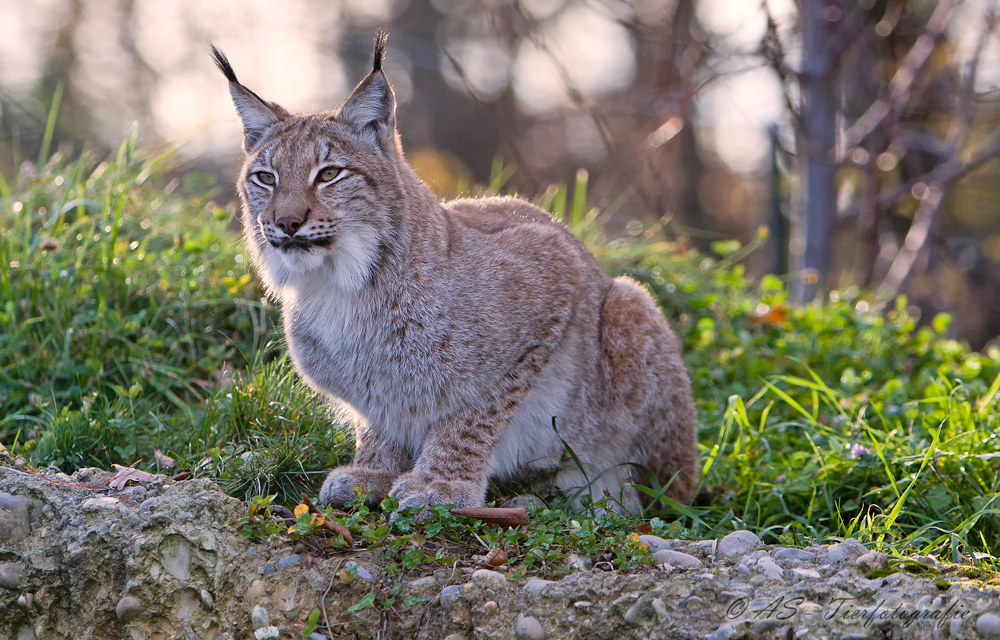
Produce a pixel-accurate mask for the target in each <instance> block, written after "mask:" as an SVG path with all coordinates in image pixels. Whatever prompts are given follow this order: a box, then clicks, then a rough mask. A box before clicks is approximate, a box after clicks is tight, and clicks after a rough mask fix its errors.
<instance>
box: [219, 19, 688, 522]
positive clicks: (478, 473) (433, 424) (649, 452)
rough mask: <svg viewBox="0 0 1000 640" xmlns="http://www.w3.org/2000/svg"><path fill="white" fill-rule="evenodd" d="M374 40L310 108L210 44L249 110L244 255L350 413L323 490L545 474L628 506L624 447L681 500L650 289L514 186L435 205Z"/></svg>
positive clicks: (675, 369)
mask: <svg viewBox="0 0 1000 640" xmlns="http://www.w3.org/2000/svg"><path fill="white" fill-rule="evenodd" d="M384 50H385V39H384V35H381V36H380V37H379V38H378V39H377V40H376V47H375V55H374V56H373V69H372V72H371V73H370V74H369V75H368V76H367V77H366V78H365V79H364V80H363V81H362V82H361V83H360V84H359V85H358V87H357V88H356V89H355V90H354V92H353V93H352V94H351V95H350V96H349V97H348V98H347V100H346V101H345V102H344V103H343V104H342V105H341V106H340V107H339V108H338V109H336V110H334V111H329V112H324V113H317V114H309V115H291V114H289V113H288V112H287V111H285V110H284V109H282V108H281V107H279V106H277V105H276V104H274V103H270V102H266V101H265V100H263V99H262V98H260V97H259V96H257V95H256V94H255V93H253V92H252V91H250V90H249V89H247V88H246V87H244V86H243V85H242V84H240V83H239V81H238V80H237V79H236V75H235V73H234V72H233V70H232V67H231V66H230V65H229V62H228V60H226V58H225V56H223V55H222V54H221V53H220V52H218V51H216V52H215V57H216V61H217V63H218V64H219V67H220V69H222V71H223V73H225V75H226V77H227V79H228V80H229V81H230V92H231V93H232V95H233V100H234V103H235V105H236V108H237V111H238V113H239V115H240V118H241V119H242V121H243V125H244V131H245V139H244V148H245V149H246V152H247V155H246V160H245V162H244V165H243V171H242V174H241V176H240V178H239V181H238V184H239V191H240V196H241V198H242V201H243V214H242V215H243V218H242V221H243V228H244V237H245V241H246V245H247V247H248V249H249V253H250V254H251V256H252V259H253V264H254V265H255V267H256V269H257V271H258V273H259V274H260V276H261V278H262V280H263V282H264V285H265V287H266V288H267V291H268V294H269V295H270V297H271V298H272V299H274V300H276V301H278V302H279V303H280V304H281V307H282V316H283V322H284V328H285V336H286V340H287V343H288V348H289V351H290V353H291V356H292V360H293V362H294V363H295V366H296V369H297V370H298V372H299V373H300V374H301V376H302V378H303V379H304V380H305V381H306V382H307V383H308V384H309V385H310V386H312V387H313V388H314V389H316V390H318V391H319V392H321V393H323V394H324V395H326V396H327V397H329V398H330V400H331V401H332V402H334V403H335V404H336V405H337V406H338V407H339V408H340V410H341V412H342V413H343V415H344V416H345V418H346V419H349V420H350V421H351V422H352V424H353V426H354V429H355V439H356V445H357V450H356V454H355V459H354V463H353V464H351V465H349V466H345V467H338V468H336V469H334V470H333V471H331V472H330V474H329V476H328V477H327V479H326V482H325V483H324V484H323V487H322V489H321V491H320V501H321V502H322V503H324V504H333V505H341V504H343V503H344V502H345V501H347V500H349V499H351V498H353V497H354V495H355V488H356V487H361V488H362V489H365V490H370V491H371V492H372V494H371V496H372V500H373V501H377V500H379V499H381V497H382V496H384V495H386V494H388V495H392V496H395V497H396V498H398V499H399V502H400V506H401V507H406V506H411V505H429V504H436V503H454V504H458V505H461V506H477V505H481V504H482V503H483V500H484V497H485V493H486V488H487V484H488V482H489V480H490V478H499V479H508V478H513V477H517V476H520V475H523V474H526V473H529V472H534V471H547V472H552V476H553V477H554V484H555V485H556V486H557V487H559V488H561V489H564V490H568V491H573V490H578V489H580V488H583V490H589V491H591V492H592V494H593V497H594V498H595V499H601V498H602V497H604V496H605V495H610V496H611V497H612V498H613V499H614V500H616V501H618V502H619V503H620V504H621V505H623V506H624V508H627V509H635V508H637V507H638V505H639V500H638V498H637V496H636V492H635V491H633V490H631V487H630V482H632V481H642V480H644V478H643V477H642V475H641V474H640V473H638V472H637V471H636V470H635V469H634V468H633V465H632V464H630V463H636V464H638V465H642V466H644V467H646V468H648V469H649V470H651V471H652V472H653V473H654V474H655V476H656V478H657V480H658V482H659V483H661V484H667V483H670V488H669V490H668V492H667V493H668V495H669V496H671V497H672V498H675V499H677V500H680V501H682V502H684V501H687V500H689V498H690V497H691V495H692V492H693V490H694V488H695V487H696V485H697V483H698V469H697V454H696V451H695V412H694V404H693V401H692V398H691V387H690V383H689V381H688V377H687V373H686V371H685V368H684V363H683V361H682V360H681V357H680V346H679V344H678V341H677V339H676V337H675V336H674V334H673V332H672V331H671V330H670V328H669V327H668V325H667V322H666V321H665V320H664V318H663V315H662V313H661V312H660V310H659V309H658V308H657V307H656V305H655V303H654V302H653V300H652V298H651V297H650V296H649V294H648V293H647V292H646V291H645V290H644V289H643V288H642V287H640V286H639V285H637V284H636V283H635V282H634V281H632V280H629V279H627V278H618V279H616V280H612V279H611V278H609V277H608V276H606V275H605V274H604V273H603V271H602V270H601V269H600V267H599V266H598V265H597V262H596V261H595V260H594V258H593V256H592V255H591V254H590V252H589V251H588V250H587V249H586V247H584V246H583V244H581V243H580V242H579V241H578V240H577V239H576V238H575V237H574V236H573V235H572V234H571V233H570V232H569V231H568V230H567V229H566V228H565V227H564V226H563V225H562V224H560V223H558V222H556V221H554V220H553V219H552V218H551V217H550V216H549V215H548V214H547V213H545V212H544V211H542V210H540V209H538V208H536V207H534V206H532V205H531V204H529V203H527V202H525V201H523V200H517V199H514V198H483V199H462V200H455V201H452V202H446V203H441V202H438V201H437V200H436V199H435V198H434V196H433V195H432V194H431V192H430V190H429V189H428V188H427V186H426V185H425V184H424V183H423V182H421V181H420V179H419V178H418V177H417V176H416V174H414V172H413V170H412V169H411V168H410V166H409V165H408V164H407V163H406V160H405V159H404V157H403V152H402V147H401V145H400V142H399V139H398V136H397V134H396V128H395V99H394V97H393V94H392V90H391V88H390V86H389V83H388V81H387V80H386V78H385V75H384V73H383V72H382V68H381V67H382V58H383V55H384ZM553 424H554V425H555V428H553ZM564 442H565V443H566V444H568V445H569V447H570V448H571V449H572V451H573V452H574V453H575V456H576V460H578V461H579V462H580V464H582V465H583V466H582V468H580V466H578V464H577V462H576V461H574V460H573V459H572V457H571V456H568V455H567V451H566V446H565V445H564Z"/></svg>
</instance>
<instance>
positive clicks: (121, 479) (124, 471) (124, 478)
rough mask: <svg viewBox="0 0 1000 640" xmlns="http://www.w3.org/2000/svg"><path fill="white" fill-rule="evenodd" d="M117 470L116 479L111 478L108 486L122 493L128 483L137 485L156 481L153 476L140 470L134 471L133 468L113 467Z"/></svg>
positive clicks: (117, 465)
mask: <svg viewBox="0 0 1000 640" xmlns="http://www.w3.org/2000/svg"><path fill="white" fill-rule="evenodd" d="M112 466H113V467H114V468H115V471H117V473H115V477H113V478H111V480H110V481H109V482H108V486H109V487H111V488H112V489H114V490H115V491H121V490H122V489H124V488H125V487H126V486H127V485H128V483H130V482H134V483H136V484H138V483H140V482H149V481H151V480H153V479H154V476H153V474H151V473H146V472H145V471H142V470H140V469H133V468H132V467H123V466H121V465H120V464H115V465H112Z"/></svg>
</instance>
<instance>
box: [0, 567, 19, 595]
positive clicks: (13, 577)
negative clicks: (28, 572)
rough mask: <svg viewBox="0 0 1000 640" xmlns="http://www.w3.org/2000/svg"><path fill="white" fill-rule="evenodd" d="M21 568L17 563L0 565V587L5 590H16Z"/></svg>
mask: <svg viewBox="0 0 1000 640" xmlns="http://www.w3.org/2000/svg"><path fill="white" fill-rule="evenodd" d="M22 570H23V568H22V567H21V565H20V564H19V563H17V562H11V563H9V564H0V587H6V588H7V589H17V586H18V584H20V582H21V571H22Z"/></svg>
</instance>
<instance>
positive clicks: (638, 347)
mask: <svg viewBox="0 0 1000 640" xmlns="http://www.w3.org/2000/svg"><path fill="white" fill-rule="evenodd" d="M601 348H602V351H603V354H602V357H603V360H604V362H603V364H604V367H605V376H606V378H605V381H606V383H607V388H608V392H609V396H610V398H608V399H609V400H610V403H609V404H610V406H609V407H608V409H609V411H608V423H607V424H608V426H609V431H610V433H609V437H630V438H632V441H633V442H634V448H633V451H632V454H631V457H630V459H628V460H623V461H621V462H635V463H638V464H641V465H644V466H645V467H646V468H648V469H649V470H650V471H651V472H652V473H653V474H654V475H655V476H656V478H657V480H658V481H659V483H660V484H661V485H665V484H667V483H668V482H669V483H671V484H670V488H669V489H668V490H667V492H666V495H668V496H669V497H671V498H673V499H674V500H677V501H678V502H682V503H686V502H688V501H690V499H691V497H692V494H693V492H694V490H695V487H696V486H697V484H698V476H699V472H698V453H697V449H696V447H695V429H696V425H695V408H694V400H693V398H692V396H691V382H690V380H689V379H688V375H687V370H686V368H685V366H684V361H683V360H682V359H681V354H680V344H679V341H678V340H677V336H676V335H674V332H673V331H671V329H670V326H669V325H668V324H667V321H666V319H665V318H664V317H663V313H662V312H661V311H660V309H659V307H657V305H656V303H655V302H654V301H653V298H652V297H651V296H650V295H649V293H648V292H647V291H646V290H645V289H644V288H643V287H642V286H641V285H639V284H638V283H637V282H636V281H634V280H632V279H631V278H627V277H620V278H617V279H615V282H614V284H613V285H612V287H611V289H610V290H609V291H608V295H607V297H606V298H605V300H604V306H603V308H602V310H601ZM623 473H625V472H624V471H623ZM631 475H632V477H633V478H635V479H636V482H643V483H644V482H645V478H641V477H639V476H641V475H642V474H641V472H640V471H638V470H632V474H631ZM613 493H614V492H613Z"/></svg>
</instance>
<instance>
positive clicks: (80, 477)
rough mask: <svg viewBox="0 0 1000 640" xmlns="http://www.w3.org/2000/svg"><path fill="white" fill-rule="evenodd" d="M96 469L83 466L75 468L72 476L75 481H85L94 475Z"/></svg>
mask: <svg viewBox="0 0 1000 640" xmlns="http://www.w3.org/2000/svg"><path fill="white" fill-rule="evenodd" d="M96 471H98V469H97V468H96V467H85V468H83V469H77V470H76V473H74V474H73V478H74V479H75V480H76V481H77V482H87V481H88V480H90V479H91V478H93V477H94V472H96Z"/></svg>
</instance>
